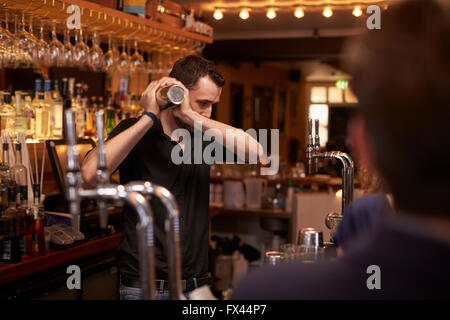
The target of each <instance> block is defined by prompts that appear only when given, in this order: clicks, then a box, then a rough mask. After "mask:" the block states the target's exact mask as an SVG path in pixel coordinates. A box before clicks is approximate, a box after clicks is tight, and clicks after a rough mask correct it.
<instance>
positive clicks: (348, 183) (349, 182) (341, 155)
mask: <svg viewBox="0 0 450 320" xmlns="http://www.w3.org/2000/svg"><path fill="white" fill-rule="evenodd" d="M315 133H316V135H315V137H314V138H315V139H314V141H313V137H312V119H309V121H308V145H307V149H306V159H307V161H308V173H309V174H311V171H310V169H311V166H312V160H313V159H314V160H315V163H316V166H315V167H316V170H317V169H318V161H319V159H337V160H339V161H340V162H341V164H342V205H341V213H340V214H338V213H334V212H331V213H329V214H327V217H326V218H325V224H326V226H327V227H328V228H329V229H332V230H333V231H334V230H335V228H336V227H337V224H336V223H333V222H332V221H339V220H340V219H342V214H343V212H344V210H345V208H346V207H347V206H348V205H349V204H350V202H352V200H353V171H354V164H353V160H352V159H351V157H350V156H349V155H348V154H346V153H345V152H341V151H330V152H322V153H321V152H320V137H319V120H318V119H316V120H315Z"/></svg>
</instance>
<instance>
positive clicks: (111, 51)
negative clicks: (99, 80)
mask: <svg viewBox="0 0 450 320" xmlns="http://www.w3.org/2000/svg"><path fill="white" fill-rule="evenodd" d="M119 60H120V52H119V50H117V47H116V45H115V42H114V43H113V41H112V39H111V34H108V51H107V52H106V53H105V67H104V71H105V72H110V71H111V72H112V71H113V70H114V69H116V68H117V66H118V63H119Z"/></svg>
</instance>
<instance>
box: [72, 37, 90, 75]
mask: <svg viewBox="0 0 450 320" xmlns="http://www.w3.org/2000/svg"><path fill="white" fill-rule="evenodd" d="M88 53H89V47H88V46H87V45H86V43H84V41H83V31H82V30H81V29H80V30H78V32H77V33H76V34H75V47H74V49H73V60H74V65H75V66H77V67H79V68H85V67H86V66H87V59H88Z"/></svg>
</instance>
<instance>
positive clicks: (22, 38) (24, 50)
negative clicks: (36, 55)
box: [12, 16, 33, 68]
mask: <svg viewBox="0 0 450 320" xmlns="http://www.w3.org/2000/svg"><path fill="white" fill-rule="evenodd" d="M22 21H23V24H22V26H21V27H19V24H18V21H17V16H15V19H14V40H13V47H12V52H13V54H14V56H15V60H14V61H13V67H16V68H29V67H31V66H32V65H33V58H32V57H31V55H30V53H29V51H32V48H33V45H32V44H31V43H30V42H31V40H30V38H29V37H28V32H26V31H25V30H24V28H25V26H24V24H25V23H24V19H23V20H22Z"/></svg>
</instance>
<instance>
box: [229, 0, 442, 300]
mask: <svg viewBox="0 0 450 320" xmlns="http://www.w3.org/2000/svg"><path fill="white" fill-rule="evenodd" d="M353 41H354V42H352V44H351V45H350V47H349V48H348V49H349V50H348V51H346V54H347V57H348V59H349V60H348V62H350V63H349V68H348V69H349V71H351V74H352V76H353V79H352V86H353V89H354V90H355V93H356V95H357V96H358V100H359V106H358V108H359V111H360V116H359V117H358V118H357V119H355V120H354V125H353V126H352V127H351V128H352V130H351V132H350V136H351V138H352V142H353V147H354V152H355V155H356V158H358V160H359V163H361V164H362V165H363V166H364V167H366V168H368V169H369V171H370V172H377V173H379V174H380V176H381V177H382V178H383V181H385V182H386V184H387V188H388V190H390V192H391V193H392V195H393V198H394V199H395V208H396V214H395V215H393V214H389V213H382V214H381V215H384V216H385V218H383V219H384V221H383V223H378V224H377V225H378V227H377V228H376V230H374V232H370V234H367V235H366V237H365V238H363V237H358V239H355V240H352V242H347V243H346V248H345V249H346V250H345V254H344V256H343V257H342V258H339V259H336V260H334V261H322V262H317V263H314V264H305V263H301V262H298V263H291V264H285V265H281V266H276V267H271V268H263V269H260V270H258V271H254V272H251V273H250V274H249V275H248V276H247V277H246V278H245V279H243V280H242V281H241V282H240V283H239V284H238V286H237V287H236V288H235V289H234V292H233V295H232V299H449V298H450V290H449V284H450V273H449V270H450V207H449V205H448V197H449V195H450V183H449V181H450V152H449V150H450V130H449V125H448V121H449V119H450V90H449V88H450V77H449V74H450V4H449V3H448V1H440V0H408V1H404V2H402V3H400V4H398V5H393V6H390V7H389V8H388V10H386V11H384V12H383V14H382V17H381V30H368V31H367V33H366V34H365V35H363V36H362V37H360V38H358V39H355V40H353ZM372 210H378V208H376V207H375V206H374V207H373V208H372ZM383 210H389V208H388V207H387V206H386V208H384V209H383Z"/></svg>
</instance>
